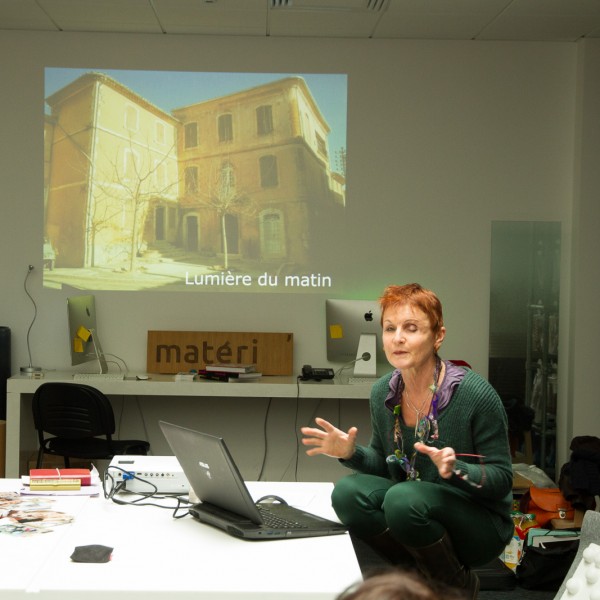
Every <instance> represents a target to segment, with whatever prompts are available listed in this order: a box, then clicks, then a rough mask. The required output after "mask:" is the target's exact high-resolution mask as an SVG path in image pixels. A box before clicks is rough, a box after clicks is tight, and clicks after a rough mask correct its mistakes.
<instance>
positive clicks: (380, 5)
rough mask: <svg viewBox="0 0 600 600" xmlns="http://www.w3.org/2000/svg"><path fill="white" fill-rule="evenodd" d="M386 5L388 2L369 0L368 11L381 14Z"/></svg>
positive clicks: (385, 0) (384, 0)
mask: <svg viewBox="0 0 600 600" xmlns="http://www.w3.org/2000/svg"><path fill="white" fill-rule="evenodd" d="M386 4H387V0H367V10H371V11H373V12H379V11H380V10H383V9H384V7H385V5H386Z"/></svg>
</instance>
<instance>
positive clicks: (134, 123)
mask: <svg viewBox="0 0 600 600" xmlns="http://www.w3.org/2000/svg"><path fill="white" fill-rule="evenodd" d="M139 128H140V113H139V111H138V109H137V107H136V106H133V105H132V104H128V105H127V106H126V107H125V129H127V130H128V131H137V130H138V129H139Z"/></svg>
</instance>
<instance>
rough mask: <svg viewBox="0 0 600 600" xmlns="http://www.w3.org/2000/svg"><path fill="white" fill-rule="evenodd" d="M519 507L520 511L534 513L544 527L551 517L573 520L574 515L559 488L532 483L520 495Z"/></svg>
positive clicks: (538, 522) (571, 507) (539, 523)
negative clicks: (536, 485)
mask: <svg viewBox="0 0 600 600" xmlns="http://www.w3.org/2000/svg"><path fill="white" fill-rule="evenodd" d="M519 509H520V511H521V512H522V513H530V514H534V515H535V520H536V521H537V524H538V525H539V526H540V527H544V526H545V525H547V524H548V523H549V522H550V521H551V520H552V519H569V520H573V518H574V515H575V513H574V510H573V506H572V505H571V503H570V502H569V501H568V500H566V499H565V497H564V496H563V495H562V492H561V491H560V489H559V488H540V487H535V486H533V485H532V486H531V487H530V488H529V490H528V491H527V492H525V494H523V496H522V497H521V501H520V503H519Z"/></svg>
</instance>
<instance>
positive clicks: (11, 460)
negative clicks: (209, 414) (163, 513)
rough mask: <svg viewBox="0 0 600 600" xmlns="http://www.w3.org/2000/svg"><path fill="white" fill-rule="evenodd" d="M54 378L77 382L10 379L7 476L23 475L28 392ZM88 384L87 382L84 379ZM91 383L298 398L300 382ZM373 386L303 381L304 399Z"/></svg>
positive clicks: (157, 392)
mask: <svg viewBox="0 0 600 600" xmlns="http://www.w3.org/2000/svg"><path fill="white" fill-rule="evenodd" d="M50 381H67V382H72V381H73V375H72V373H66V372H59V371H47V372H45V373H44V377H43V378H41V379H35V378H33V377H31V376H29V375H14V376H13V377H10V378H9V379H8V380H7V382H6V390H7V394H6V477H19V476H20V475H21V473H19V453H20V443H21V412H22V410H28V411H29V412H31V406H30V405H28V404H27V405H26V404H25V398H26V397H27V395H28V394H33V393H34V392H35V391H36V390H37V388H38V387H39V386H40V385H42V383H46V382H50ZM81 383H84V382H81ZM88 383H89V385H92V386H93V387H95V388H97V389H99V390H100V391H101V392H103V393H104V394H106V395H111V394H113V395H119V396H136V397H137V396H139V397H144V396H171V397H175V398H176V397H197V398H198V400H199V401H201V400H202V398H208V397H226V396H228V397H239V396H241V397H253V398H296V396H297V395H298V385H297V383H296V378H295V377H279V376H265V377H262V378H261V379H259V380H257V381H252V382H246V383H222V382H218V381H208V380H202V381H174V380H173V375H151V379H148V380H145V381H137V380H136V379H124V380H99V379H97V380H91V381H89V382H88ZM370 389H371V385H370V384H356V385H347V384H339V383H302V382H301V383H300V397H301V398H334V399H338V398H364V399H365V400H366V399H368V398H369V393H370Z"/></svg>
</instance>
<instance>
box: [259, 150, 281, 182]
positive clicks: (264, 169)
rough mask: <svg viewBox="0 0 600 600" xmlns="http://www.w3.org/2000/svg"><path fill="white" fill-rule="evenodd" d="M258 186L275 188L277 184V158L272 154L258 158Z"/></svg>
mask: <svg viewBox="0 0 600 600" xmlns="http://www.w3.org/2000/svg"><path fill="white" fill-rule="evenodd" d="M259 163H260V185H261V186H262V187H264V188H267V187H275V186H276V185H277V184H278V183H279V177H278V175H277V157H276V156H273V155H272V154H268V155H267V156H261V157H260V161H259Z"/></svg>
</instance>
